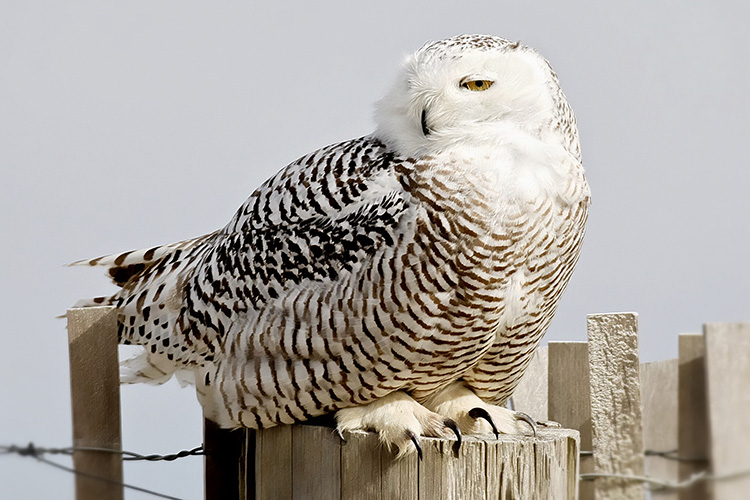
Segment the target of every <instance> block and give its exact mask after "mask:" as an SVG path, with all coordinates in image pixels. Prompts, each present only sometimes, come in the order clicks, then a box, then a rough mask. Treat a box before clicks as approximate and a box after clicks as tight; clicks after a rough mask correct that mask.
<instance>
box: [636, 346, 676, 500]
mask: <svg viewBox="0 0 750 500" xmlns="http://www.w3.org/2000/svg"><path fill="white" fill-rule="evenodd" d="M677 385H678V383H677V360H676V359H667V360H664V361H654V362H652V363H642V364H641V403H642V408H643V443H644V446H645V448H646V449H647V450H654V451H672V450H676V449H678V440H677V433H678V431H677V426H678V424H677ZM678 469H679V462H677V461H675V460H669V459H666V458H664V457H662V456H647V457H646V472H647V473H648V475H649V476H650V477H654V478H657V479H663V480H668V481H675V482H676V481H677V480H678V479H679V470H678ZM651 497H652V498H653V499H654V500H677V492H676V491H675V490H658V489H657V490H654V491H652V492H651Z"/></svg>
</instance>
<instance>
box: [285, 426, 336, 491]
mask: <svg viewBox="0 0 750 500" xmlns="http://www.w3.org/2000/svg"><path fill="white" fill-rule="evenodd" d="M341 444H342V443H341V440H340V439H339V437H338V436H337V435H336V434H335V433H334V431H333V429H330V428H328V427H318V426H312V425H296V426H294V427H292V493H293V496H292V498H294V500H329V499H338V498H341ZM276 480H277V481H278V480H280V478H277V479H276Z"/></svg>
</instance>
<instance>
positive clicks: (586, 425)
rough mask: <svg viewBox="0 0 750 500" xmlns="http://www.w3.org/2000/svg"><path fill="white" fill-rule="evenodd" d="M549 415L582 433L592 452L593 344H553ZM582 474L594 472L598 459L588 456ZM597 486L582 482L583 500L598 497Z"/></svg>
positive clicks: (585, 446) (586, 448)
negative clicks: (590, 382)
mask: <svg viewBox="0 0 750 500" xmlns="http://www.w3.org/2000/svg"><path fill="white" fill-rule="evenodd" d="M548 357H549V372H548V376H549V386H548V392H549V394H548V405H549V407H548V418H549V419H550V420H554V421H555V422H559V423H560V424H561V425H562V426H563V427H567V428H569V429H575V430H577V431H578V432H580V434H581V442H580V443H581V444H580V446H581V450H584V451H589V452H590V451H591V449H592V445H591V402H590V389H589V345H588V343H587V342H550V343H549V353H548ZM580 468H581V473H582V474H585V473H590V472H594V459H593V457H592V456H591V455H584V456H583V457H581V461H580ZM593 488H594V485H593V483H591V482H589V481H583V482H581V484H580V492H579V498H580V500H591V499H593V498H594V489H593Z"/></svg>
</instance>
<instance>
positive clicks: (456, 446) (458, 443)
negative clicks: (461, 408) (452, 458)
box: [445, 418, 461, 456]
mask: <svg viewBox="0 0 750 500" xmlns="http://www.w3.org/2000/svg"><path fill="white" fill-rule="evenodd" d="M445 426H446V427H447V428H449V429H450V430H452V431H453V433H454V434H455V435H456V442H455V443H453V453H455V454H456V456H458V450H460V449H461V431H460V430H459V429H458V424H456V422H455V421H454V420H453V419H452V418H446V419H445Z"/></svg>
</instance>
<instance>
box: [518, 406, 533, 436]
mask: <svg viewBox="0 0 750 500" xmlns="http://www.w3.org/2000/svg"><path fill="white" fill-rule="evenodd" d="M514 416H515V417H516V420H523V421H524V422H526V423H527V424H529V425H530V426H531V430H532V431H534V437H536V421H535V420H534V419H533V418H531V417H530V416H528V415H527V414H525V413H524V412H522V411H517V412H515V413H514Z"/></svg>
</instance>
